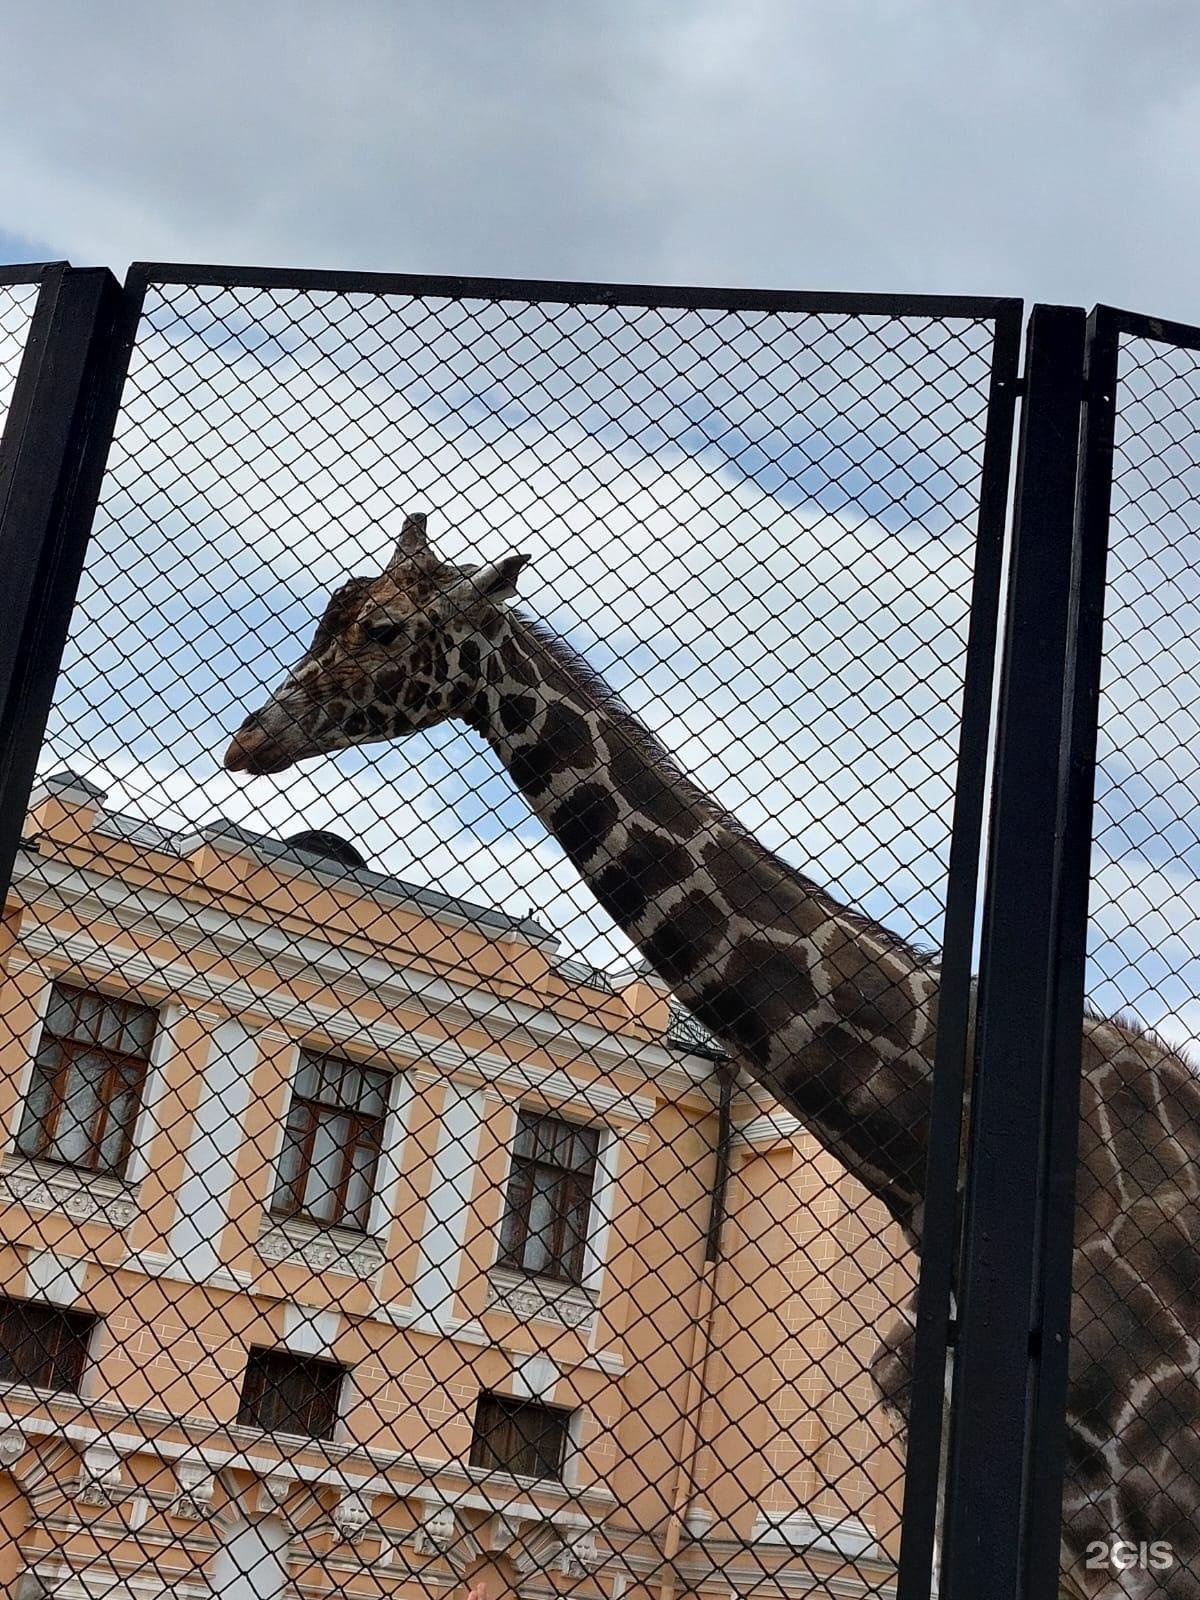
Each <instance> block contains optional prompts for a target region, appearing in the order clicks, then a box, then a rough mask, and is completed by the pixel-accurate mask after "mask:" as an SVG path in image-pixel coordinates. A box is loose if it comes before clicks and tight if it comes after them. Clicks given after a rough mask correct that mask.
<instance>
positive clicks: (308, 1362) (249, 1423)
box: [236, 1345, 350, 1443]
mask: <svg viewBox="0 0 1200 1600" xmlns="http://www.w3.org/2000/svg"><path fill="white" fill-rule="evenodd" d="M271 1362H278V1363H279V1364H281V1365H283V1364H287V1365H289V1366H290V1367H291V1369H292V1371H291V1373H289V1374H287V1376H294V1375H295V1373H296V1372H298V1371H300V1370H301V1369H303V1368H306V1367H307V1368H313V1369H315V1368H325V1369H327V1370H328V1371H329V1373H330V1374H331V1375H333V1374H336V1379H335V1382H334V1385H333V1388H332V1395H331V1403H330V1408H329V1429H328V1432H325V1433H314V1432H312V1431H311V1429H301V1428H300V1427H298V1426H296V1423H297V1422H298V1420H299V1417H300V1415H301V1414H300V1412H299V1411H298V1410H297V1408H296V1407H295V1406H289V1407H288V1408H287V1409H288V1417H287V1419H286V1421H284V1422H279V1421H276V1422H274V1423H267V1422H263V1421H261V1420H259V1419H258V1418H250V1417H248V1416H247V1415H246V1414H245V1413H246V1411H247V1407H248V1405H250V1404H251V1403H252V1402H251V1399H250V1397H249V1396H248V1392H247V1391H248V1390H249V1387H250V1383H251V1379H252V1376H256V1373H255V1368H256V1365H257V1366H259V1367H266V1366H268V1364H269V1363H271ZM349 1376H350V1368H349V1367H348V1366H347V1365H346V1364H345V1362H342V1361H335V1360H334V1359H333V1358H332V1357H330V1356H310V1355H304V1354H303V1353H301V1352H299V1351H295V1350H286V1349H279V1348H277V1347H275V1346H271V1345H251V1346H250V1348H249V1350H247V1352H246V1366H245V1369H244V1371H243V1373H242V1387H241V1391H240V1394H239V1396H238V1409H237V1418H236V1421H237V1425H238V1427H240V1428H253V1429H254V1430H255V1431H256V1432H259V1433H265V1434H286V1435H288V1436H290V1437H292V1438H297V1439H311V1440H314V1441H317V1442H319V1443H328V1442H329V1441H330V1440H332V1439H335V1438H336V1437H337V1431H338V1425H339V1423H340V1422H341V1420H342V1410H343V1406H344V1403H345V1397H346V1381H347V1379H348V1378H349ZM325 1399H326V1397H325V1396H323V1395H320V1394H318V1393H315V1392H314V1394H313V1395H312V1396H311V1397H310V1398H309V1400H308V1402H307V1413H306V1414H311V1412H312V1410H313V1409H314V1407H315V1406H316V1404H317V1403H324V1401H325ZM263 1401H269V1402H272V1403H273V1404H275V1405H276V1406H280V1405H282V1390H281V1382H280V1380H278V1379H276V1380H272V1378H271V1376H270V1375H269V1373H263V1375H262V1380H261V1387H260V1389H259V1392H258V1393H257V1394H256V1395H255V1396H254V1398H253V1403H254V1404H257V1405H261V1404H262V1403H263ZM287 1422H291V1423H292V1426H288V1425H287Z"/></svg>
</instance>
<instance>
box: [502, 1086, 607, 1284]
mask: <svg viewBox="0 0 1200 1600" xmlns="http://www.w3.org/2000/svg"><path fill="white" fill-rule="evenodd" d="M544 1123H553V1124H555V1125H556V1126H558V1127H560V1128H566V1129H569V1130H570V1133H571V1137H572V1138H577V1137H578V1136H579V1135H581V1134H585V1135H589V1136H590V1137H591V1138H592V1139H593V1140H594V1141H595V1147H594V1149H593V1150H592V1154H591V1159H590V1163H589V1164H588V1166H587V1167H585V1168H571V1167H563V1166H558V1165H555V1164H554V1163H552V1162H547V1161H543V1160H540V1159H538V1157H537V1155H536V1150H537V1130H538V1126H539V1125H540V1124H544ZM526 1133H528V1134H529V1135H530V1136H531V1138H532V1140H533V1146H534V1151H535V1154H533V1155H522V1154H521V1153H520V1148H519V1147H520V1144H521V1140H522V1137H523V1136H524V1135H525V1134H526ZM602 1134H603V1129H601V1128H598V1127H595V1126H594V1125H592V1124H590V1123H585V1122H577V1121H572V1120H571V1119H570V1118H569V1117H564V1116H560V1115H557V1114H556V1113H555V1112H554V1111H553V1110H543V1109H542V1108H540V1107H524V1106H521V1107H518V1108H517V1126H516V1129H515V1131H514V1133H513V1139H512V1144H511V1147H510V1157H509V1167H508V1177H507V1179H506V1181H505V1185H504V1206H503V1210H502V1212H501V1215H500V1227H499V1249H498V1253H497V1256H496V1263H495V1264H496V1266H497V1267H499V1268H501V1269H503V1270H506V1271H509V1272H517V1273H520V1274H521V1275H522V1276H523V1277H526V1278H540V1279H544V1280H545V1281H546V1282H548V1283H560V1284H568V1285H570V1286H571V1287H573V1288H577V1289H582V1288H583V1287H584V1285H585V1283H586V1281H587V1275H588V1268H589V1265H590V1254H589V1241H590V1236H591V1221H592V1210H593V1207H594V1205H595V1200H596V1187H597V1181H598V1179H599V1178H600V1176H601V1165H600V1155H601V1141H602ZM539 1171H546V1172H550V1173H552V1174H554V1175H555V1178H556V1182H555V1189H554V1205H553V1217H554V1222H553V1229H552V1232H551V1235H550V1239H549V1241H548V1242H547V1243H546V1244H545V1248H546V1251H547V1254H548V1255H549V1256H550V1258H551V1259H550V1264H549V1265H547V1266H545V1267H530V1266H527V1265H526V1264H525V1259H524V1257H525V1252H526V1249H527V1247H528V1244H529V1241H530V1238H531V1237H534V1236H535V1235H534V1233H533V1229H532V1228H531V1226H530V1223H531V1211H532V1206H533V1200H534V1197H535V1194H536V1187H535V1184H536V1174H537V1172H539ZM585 1184H586V1192H585V1191H584V1186H585ZM518 1185H521V1186H523V1187H524V1188H525V1193H524V1197H523V1199H521V1201H520V1203H519V1204H517V1203H516V1201H515V1200H514V1197H513V1191H514V1188H515V1187H516V1186H518ZM564 1190H566V1191H567V1199H566V1200H565V1201H564V1200H563V1198H562V1195H563V1191H564ZM579 1210H582V1211H583V1212H584V1219H583V1227H582V1229H581V1230H580V1231H579V1232H578V1235H577V1237H576V1238H575V1239H574V1240H573V1241H571V1251H570V1254H569V1255H568V1254H567V1253H566V1250H565V1245H566V1243H567V1239H566V1235H567V1232H568V1229H569V1228H570V1226H571V1218H572V1217H573V1216H574V1215H576V1214H577V1212H578V1211H579ZM513 1226H515V1233H513V1234H512V1235H511V1236H510V1227H513ZM538 1237H543V1239H544V1230H543V1231H542V1234H541V1235H538Z"/></svg>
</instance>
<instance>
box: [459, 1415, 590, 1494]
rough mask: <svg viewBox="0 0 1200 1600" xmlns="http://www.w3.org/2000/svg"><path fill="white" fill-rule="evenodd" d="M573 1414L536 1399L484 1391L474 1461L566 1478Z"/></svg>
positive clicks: (497, 1468)
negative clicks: (565, 1471)
mask: <svg viewBox="0 0 1200 1600" xmlns="http://www.w3.org/2000/svg"><path fill="white" fill-rule="evenodd" d="M570 1423H571V1413H570V1411H568V1410H565V1409H564V1408H563V1407H561V1406H544V1405H541V1404H539V1403H538V1402H537V1401H535V1400H514V1399H512V1398H510V1397H509V1396H508V1395H503V1394H482V1395H480V1397H479V1405H478V1407H477V1408H476V1411H475V1431H474V1436H473V1437H472V1440H471V1465H472V1466H473V1467H483V1468H485V1469H488V1470H490V1471H493V1472H511V1473H512V1474H513V1475H514V1476H515V1477H523V1478H561V1477H562V1475H563V1467H564V1464H565V1462H566V1456H567V1444H568V1441H569V1438H570V1431H569V1430H570Z"/></svg>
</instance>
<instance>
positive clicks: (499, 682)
mask: <svg viewBox="0 0 1200 1600" xmlns="http://www.w3.org/2000/svg"><path fill="white" fill-rule="evenodd" d="M509 617H510V618H511V626H510V627H509V628H507V629H506V630H505V633H504V635H503V637H502V638H500V639H499V640H497V641H496V644H495V646H494V649H493V652H492V656H491V666H490V670H489V672H488V682H487V686H486V688H485V689H484V691H483V693H482V694H481V695H480V696H479V697H478V699H477V701H476V703H475V706H474V709H473V712H472V714H471V716H470V719H469V720H470V721H471V722H472V723H473V724H474V725H475V726H476V728H477V729H478V731H480V732H481V733H482V734H483V735H484V737H485V738H486V739H487V740H488V742H489V743H490V744H491V746H492V747H493V749H494V750H495V751H496V753H497V755H498V756H499V758H500V760H501V761H502V762H503V763H504V765H505V767H506V768H507V769H508V771H509V773H510V775H511V776H512V778H513V780H514V782H515V783H516V784H517V786H518V787H519V788H520V789H521V791H522V793H523V794H524V795H525V797H526V799H527V800H528V802H529V804H530V805H531V807H532V808H533V810H534V811H535V812H536V813H537V815H538V816H539V817H540V819H541V820H542V821H543V823H544V824H545V825H546V827H547V828H548V829H549V830H550V832H551V833H553V834H554V836H555V837H556V838H557V839H558V841H559V843H560V844H561V845H562V847H563V849H564V850H565V852H566V854H567V855H568V857H569V858H570V859H571V861H572V862H573V864H574V865H575V867H576V868H577V869H578V871H579V873H580V874H581V876H582V877H583V879H584V881H585V882H586V883H587V885H588V886H589V888H590V889H591V890H592V892H593V894H594V895H595V896H596V898H597V900H598V901H599V902H600V904H601V905H602V906H603V908H604V909H605V911H607V912H608V914H609V915H610V916H611V917H612V918H613V920H614V921H615V922H616V923H617V924H618V925H619V926H620V927H621V928H622V929H623V930H624V932H625V933H626V934H627V935H628V936H629V937H630V938H631V939H632V940H633V941H634V943H635V944H636V945H637V947H638V949H639V950H640V951H641V952H642V954H643V955H644V956H645V958H646V959H647V961H648V962H649V963H650V964H651V966H652V967H653V968H654V969H655V970H656V971H657V972H658V973H659V974H660V975H661V976H662V978H663V979H664V980H665V981H666V982H667V983H668V984H669V985H670V986H671V988H672V990H673V991H674V993H675V994H676V995H677V997H678V998H679V1000H680V1001H682V1003H683V1004H684V1005H685V1006H687V1007H688V1009H689V1010H691V1011H692V1012H693V1013H694V1014H695V1015H696V1016H697V1017H698V1018H699V1019H700V1020H701V1021H702V1022H703V1023H704V1024H705V1026H706V1027H708V1028H709V1029H710V1030H711V1031H712V1033H713V1034H714V1035H715V1036H716V1037H717V1038H718V1039H719V1040H720V1041H721V1042H722V1043H723V1044H724V1045H725V1046H726V1047H727V1048H728V1049H729V1050H730V1052H731V1054H732V1055H733V1056H734V1058H735V1059H736V1060H738V1061H739V1062H740V1063H741V1064H742V1065H744V1066H745V1067H746V1068H748V1069H749V1071H750V1072H751V1073H752V1074H753V1075H754V1076H755V1077H756V1078H757V1079H758V1080H759V1081H760V1082H761V1083H762V1084H764V1085H765V1086H766V1087H768V1088H769V1089H770V1090H771V1092H772V1093H773V1094H775V1095H776V1096H777V1097H778V1098H779V1099H780V1100H781V1101H783V1102H784V1104H786V1105H787V1106H788V1107H789V1108H790V1109H792V1110H794V1111H795V1112H796V1113H797V1115H799V1116H800V1117H801V1119H802V1120H803V1122H804V1124H805V1126H806V1127H807V1128H808V1129H809V1131H810V1132H812V1133H813V1134H814V1135H815V1136H816V1137H817V1138H818V1139H819V1140H820V1141H821V1143H823V1144H824V1145H825V1146H826V1148H827V1149H829V1150H830V1151H831V1152H832V1153H833V1154H834V1155H835V1156H836V1157H837V1158H838V1159H839V1160H840V1161H841V1162H842V1164H843V1165H844V1166H846V1167H847V1168H848V1169H849V1170H850V1171H851V1172H853V1173H854V1174H855V1175H856V1176H857V1177H858V1178H859V1179H860V1180H861V1181H862V1183H863V1184H865V1185H866V1187H867V1188H868V1189H869V1190H870V1191H872V1192H873V1193H874V1194H877V1195H878V1196H879V1197H880V1198H881V1199H883V1200H884V1202H885V1203H886V1204H887V1206H888V1208H889V1209H890V1210H891V1212H892V1214H893V1215H894V1216H895V1217H896V1218H897V1219H898V1220H900V1221H901V1222H903V1223H904V1224H905V1226H906V1227H907V1228H908V1229H909V1231H910V1232H911V1233H915V1231H916V1227H917V1223H916V1216H915V1214H919V1213H918V1206H919V1199H920V1193H921V1188H922V1185H923V1182H924V1170H925V1148H926V1135H927V1128H928V1113H929V1090H930V1081H931V1065H930V1062H931V1055H932V1046H933V1027H934V1011H935V1005H936V986H937V985H936V973H935V971H934V969H933V967H932V966H931V964H930V962H929V961H928V959H927V958H925V957H923V956H921V955H920V954H918V953H917V952H915V951H913V950H911V949H910V948H908V947H907V946H906V945H905V944H903V942H902V941H900V940H899V939H897V938H895V937H894V936H892V935H891V934H889V933H887V932H886V931H885V930H884V929H882V928H879V927H876V926H875V925H874V924H872V923H870V922H868V921H867V920H866V919H865V918H863V917H860V916H858V915H857V914H856V913H854V912H851V911H849V910H848V909H847V908H846V907H844V906H841V905H839V904H838V903H837V902H836V901H835V900H833V899H832V898H831V897H830V896H829V895H827V894H825V893H824V892H823V891H822V890H820V889H819V888H818V887H817V886H816V885H815V884H814V883H812V882H810V881H809V880H808V879H807V878H805V877H803V876H802V875H801V874H799V873H798V872H796V871H794V870H793V869H792V868H790V867H789V866H787V865H786V864H785V863H784V862H782V861H780V860H779V859H778V858H777V857H775V856H773V855H771V854H770V852H768V851H767V850H766V849H764V848H763V847H762V846H761V845H759V844H758V843H757V842H756V841H755V840H754V839H753V838H752V837H750V836H749V835H747V834H746V833H745V831H744V830H742V829H741V828H740V827H739V825H738V824H737V823H736V822H735V821H733V819H732V818H730V817H729V816H728V815H727V814H726V813H725V812H723V811H722V809H721V808H720V807H719V806H718V805H717V804H716V802H715V801H714V800H712V799H711V798H710V797H709V796H707V795H705V794H704V793H702V792H701V791H700V790H699V789H698V788H697V787H696V786H695V785H694V784H693V783H691V781H690V780H689V779H687V778H686V777H684V776H683V774H682V773H680V772H679V770H678V768H677V767H676V766H675V765H674V763H673V762H672V761H671V759H670V758H669V757H668V756H667V754H666V752H665V751H664V750H663V749H662V747H661V746H660V745H659V743H658V741H657V740H656V739H655V738H654V736H653V735H652V734H650V733H649V732H648V730H647V729H646V728H645V727H643V726H642V725H641V724H640V723H639V722H638V721H637V719H636V718H635V717H634V716H633V715H632V713H631V712H629V711H628V710H627V709H626V708H625V707H624V706H623V705H622V704H621V702H620V701H619V700H618V699H617V698H616V696H615V695H613V694H612V693H611V691H609V690H608V689H607V688H606V686H605V685H604V684H603V682H602V681H601V680H599V679H598V678H597V677H596V676H595V675H594V674H593V673H592V672H591V670H590V669H589V668H588V667H587V666H586V665H585V664H584V663H583V662H581V661H580V660H579V658H578V657H576V656H574V655H573V653H572V652H571V651H570V650H569V648H568V647H567V646H566V645H564V644H562V643H561V642H560V641H558V640H556V639H554V638H552V637H550V636H549V635H547V634H546V633H544V632H543V631H542V630H541V629H539V628H538V627H536V626H535V625H531V624H530V623H528V622H526V621H525V620H524V619H523V618H521V617H520V616H519V615H517V614H516V613H512V612H510V613H509Z"/></svg>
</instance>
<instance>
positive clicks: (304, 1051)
mask: <svg viewBox="0 0 1200 1600" xmlns="http://www.w3.org/2000/svg"><path fill="white" fill-rule="evenodd" d="M323 1061H336V1062H338V1063H339V1064H341V1065H342V1066H344V1067H350V1068H352V1069H353V1070H354V1071H355V1072H359V1073H363V1074H368V1073H373V1074H375V1075H376V1076H377V1077H379V1078H380V1079H382V1080H383V1082H382V1084H381V1085H380V1086H379V1087H380V1092H381V1095H382V1100H383V1110H382V1111H380V1112H377V1113H376V1112H365V1111H356V1110H354V1109H353V1108H351V1107H349V1106H346V1105H339V1104H337V1103H335V1102H333V1101H325V1100H322V1099H320V1097H319V1095H306V1094H301V1093H300V1090H299V1087H298V1086H299V1082H300V1074H301V1073H302V1072H303V1070H304V1068H305V1066H306V1065H308V1064H310V1063H311V1064H313V1065H314V1066H317V1067H319V1065H320V1063H321V1062H323ZM394 1076H395V1074H394V1073H393V1072H391V1071H390V1070H389V1069H388V1068H386V1067H372V1066H368V1065H367V1064H366V1063H365V1062H362V1061H356V1060H355V1059H354V1058H353V1056H347V1055H342V1054H340V1053H339V1052H338V1051H336V1050H322V1049H319V1048H311V1047H308V1046H300V1047H299V1050H298V1056H297V1062H296V1070H295V1072H294V1073H293V1075H292V1081H291V1094H290V1097H289V1100H288V1104H287V1108H286V1110H285V1112H284V1115H283V1118H282V1138H281V1141H280V1146H279V1154H278V1155H277V1157H276V1159H275V1177H274V1183H273V1185H272V1189H271V1196H270V1199H269V1200H268V1202H267V1215H268V1216H269V1217H270V1218H271V1219H272V1220H273V1221H275V1222H281V1223H287V1222H302V1223H305V1224H307V1225H308V1226H309V1227H313V1228H319V1229H324V1230H335V1229H337V1230H341V1231H344V1232H346V1233H352V1234H355V1235H357V1236H361V1237H364V1238H365V1237H369V1236H370V1233H371V1212H372V1209H373V1206H374V1201H375V1198H376V1194H377V1186H378V1181H379V1168H380V1164H381V1162H382V1160H383V1153H384V1148H385V1146H386V1143H387V1120H388V1116H389V1115H390V1112H391V1098H392V1081H391V1080H392V1079H393V1078H394ZM298 1110H299V1111H300V1112H302V1113H304V1114H306V1115H307V1119H308V1123H307V1127H306V1129H305V1131H304V1135H303V1139H302V1140H300V1141H299V1142H298V1143H299V1164H298V1166H297V1170H296V1175H295V1177H293V1178H292V1179H291V1180H290V1181H289V1182H288V1183H287V1184H286V1186H285V1184H284V1182H283V1179H282V1177H281V1168H282V1164H283V1161H284V1159H285V1157H286V1156H287V1154H288V1148H289V1142H290V1135H291V1128H292V1123H293V1118H295V1117H296V1115H297V1111H298ZM321 1113H325V1114H327V1115H329V1116H339V1117H345V1118H347V1119H348V1120H349V1122H350V1124H351V1132H350V1136H349V1137H348V1138H347V1140H346V1141H345V1143H344V1144H343V1145H342V1146H340V1147H339V1150H340V1158H341V1171H340V1174H339V1177H338V1183H337V1188H336V1189H334V1190H330V1191H327V1192H329V1193H332V1195H333V1199H334V1210H335V1215H334V1217H333V1218H332V1219H331V1220H327V1219H326V1218H324V1217H317V1216H314V1215H313V1213H312V1212H311V1211H309V1210H307V1209H306V1207H305V1204H304V1190H305V1188H306V1187H307V1184H308V1180H309V1177H310V1175H311V1174H312V1172H313V1170H314V1162H313V1148H314V1145H315V1143H316V1139H317V1133H318V1131H319V1129H320V1126H321V1121H322V1117H321ZM372 1124H373V1125H374V1130H373V1133H372V1134H371V1137H370V1138H364V1137H363V1129H364V1127H368V1126H370V1125H372ZM360 1146H365V1147H366V1148H368V1149H369V1150H370V1151H371V1160H370V1166H369V1169H368V1175H367V1178H366V1191H367V1192H366V1198H365V1200H364V1201H363V1203H362V1207H361V1211H362V1221H361V1222H359V1221H355V1220H353V1219H352V1218H348V1217H347V1215H346V1200H347V1194H348V1190H349V1187H350V1183H351V1180H352V1178H353V1176H354V1170H355V1168H354V1160H353V1157H354V1154H355V1152H356V1151H357V1150H358V1149H359V1148H360ZM285 1189H286V1191H287V1192H289V1193H290V1195H291V1203H290V1204H286V1203H281V1194H283V1193H284V1192H285Z"/></svg>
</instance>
